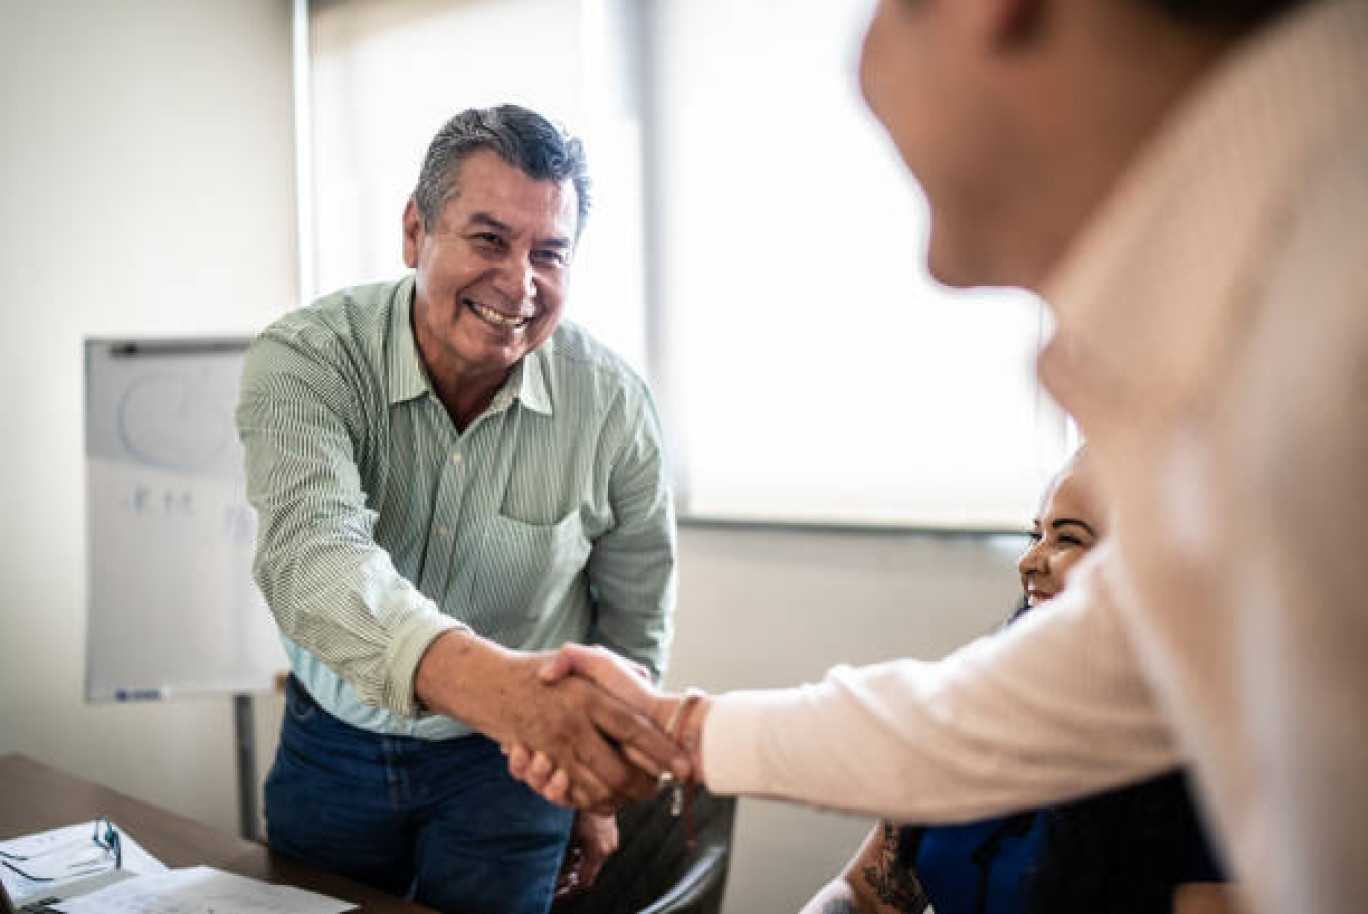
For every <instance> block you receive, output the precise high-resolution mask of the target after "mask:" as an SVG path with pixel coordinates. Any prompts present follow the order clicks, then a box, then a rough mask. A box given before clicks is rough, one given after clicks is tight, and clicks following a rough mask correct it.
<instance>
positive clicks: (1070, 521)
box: [1050, 517, 1097, 536]
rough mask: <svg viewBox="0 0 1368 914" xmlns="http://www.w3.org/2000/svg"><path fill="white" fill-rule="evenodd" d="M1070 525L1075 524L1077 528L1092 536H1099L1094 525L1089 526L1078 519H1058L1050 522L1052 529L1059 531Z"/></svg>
mask: <svg viewBox="0 0 1368 914" xmlns="http://www.w3.org/2000/svg"><path fill="white" fill-rule="evenodd" d="M1069 524H1074V525H1076V526H1079V527H1082V528H1083V529H1084V530H1087V531H1088V533H1090V534H1092V535H1093V536H1097V531H1096V530H1094V529H1093V528H1092V524H1089V523H1088V522H1087V521H1085V520H1079V519H1078V518H1076V517H1057V518H1055V519H1054V520H1053V521H1051V522H1050V529H1052V530H1058V529H1059V528H1060V527H1066V526H1068V525H1069Z"/></svg>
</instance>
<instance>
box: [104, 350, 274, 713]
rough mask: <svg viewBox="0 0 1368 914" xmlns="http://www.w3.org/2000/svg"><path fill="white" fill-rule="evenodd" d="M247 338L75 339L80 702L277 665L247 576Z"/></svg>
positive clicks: (228, 680) (197, 686) (263, 679)
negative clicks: (80, 342)
mask: <svg viewBox="0 0 1368 914" xmlns="http://www.w3.org/2000/svg"><path fill="white" fill-rule="evenodd" d="M247 343H248V341H247V340H246V339H213V340H209V339H196V340H87V341H86V343H85V391H86V398H85V400H86V508H87V511H86V518H87V521H86V538H87V551H86V555H87V559H86V565H87V569H86V571H87V585H88V586H87V601H86V683H85V693H86V699H87V700H89V701H98V700H108V699H114V700H131V699H147V698H164V697H166V696H168V695H172V694H176V693H204V692H210V693H216V692H233V693H243V692H253V691H264V690H267V689H269V688H271V687H272V683H273V681H274V677H275V675H276V674H277V673H278V672H280V671H282V670H285V669H287V662H286V658H285V652H284V649H283V648H282V647H281V644H280V638H279V635H278V634H277V630H276V627H275V621H274V619H273V618H272V616H271V614H270V611H269V610H268V609H267V607H266V603H265V601H264V600H263V599H262V597H261V593H260V591H258V590H257V588H256V585H255V584H254V583H253V581H252V574H251V566H252V552H253V547H254V542H255V538H256V514H255V512H253V511H252V509H251V508H250V507H249V506H248V504H247V498H246V483H245V478H244V475H243V466H242V445H241V444H240V443H239V442H238V438H237V431H236V428H235V426H234V423H233V413H234V410H235V408H236V405H237V394H238V382H239V378H240V376H241V373H242V361H243V355H244V353H245V352H246V348H247Z"/></svg>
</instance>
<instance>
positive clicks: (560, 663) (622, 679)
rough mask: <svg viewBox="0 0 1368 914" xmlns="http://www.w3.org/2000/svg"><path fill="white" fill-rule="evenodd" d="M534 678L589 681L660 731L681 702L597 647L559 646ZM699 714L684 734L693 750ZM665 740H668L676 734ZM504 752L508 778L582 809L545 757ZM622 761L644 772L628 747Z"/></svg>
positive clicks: (570, 782) (568, 778) (514, 748)
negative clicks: (628, 705)
mask: <svg viewBox="0 0 1368 914" xmlns="http://www.w3.org/2000/svg"><path fill="white" fill-rule="evenodd" d="M540 677H541V679H542V680H543V681H546V682H560V681H563V680H565V679H566V678H567V677H569V678H581V677H582V678H586V679H590V680H592V681H593V682H594V683H595V684H597V685H598V686H600V687H602V688H604V689H606V690H607V691H609V692H611V693H612V694H613V695H615V696H616V697H618V698H620V699H622V700H623V701H625V702H627V703H628V704H630V705H631V706H633V707H635V708H639V709H641V710H643V711H644V712H645V713H646V714H647V715H648V716H649V717H650V718H651V720H652V721H653V722H654V723H655V725H656V726H658V727H659V728H660V729H661V731H662V732H663V731H665V730H666V729H667V728H668V727H669V726H671V725H672V724H673V723H674V722H675V719H676V715H677V714H678V712H679V710H680V703H681V702H682V701H683V698H682V696H679V695H671V694H668V693H665V692H661V691H660V690H658V689H656V688H655V687H654V686H653V685H651V682H650V677H649V676H648V675H647V674H646V671H645V670H643V669H642V668H641V667H640V666H638V665H637V664H634V663H631V662H630V661H628V660H625V659H623V658H622V657H619V656H618V655H617V654H614V653H613V652H611V651H609V650H606V649H605V648H602V647H586V646H584V645H581V644H566V645H563V646H562V647H561V648H560V649H559V650H558V651H556V653H555V654H553V655H552V656H551V659H550V660H549V661H547V662H546V664H545V665H544V666H543V667H542V669H541V673H540ZM705 714H706V707H705V708H704V709H703V710H702V711H701V712H700V713H699V714H697V715H695V720H694V721H692V723H693V724H694V727H693V728H692V729H691V731H690V732H689V733H688V734H684V736H685V738H686V742H687V743H689V744H691V745H697V743H698V739H699V728H701V726H702V719H703V716H704V715H705ZM669 735H670V736H671V738H673V737H674V736H675V735H676V734H669ZM681 749H682V747H681ZM504 752H505V754H506V755H508V771H509V773H510V774H512V775H513V777H515V778H517V779H518V780H520V781H522V782H523V783H525V784H527V786H529V787H531V788H532V789H533V790H535V791H536V792H537V793H538V794H540V795H541V796H542V797H543V798H544V799H546V800H549V801H550V802H552V803H556V804H558V805H561V806H582V803H581V801H580V799H579V796H578V795H579V787H578V785H577V784H576V783H575V777H574V774H573V772H570V771H568V770H566V769H565V768H563V767H561V766H558V765H557V764H556V763H555V761H554V759H552V758H551V757H550V756H549V755H547V754H546V753H544V752H537V751H533V750H531V749H530V748H529V747H528V746H526V745H522V744H520V743H511V744H508V745H505V746H504ZM627 756H628V758H630V759H631V760H632V761H633V762H634V763H636V764H638V765H641V766H643V767H644V765H645V762H646V760H645V759H638V758H637V756H636V754H635V750H634V749H631V748H628V749H627ZM671 773H672V774H674V776H675V777H676V778H679V779H681V780H683V779H684V778H687V777H688V776H689V774H688V773H687V772H686V773H684V774H682V775H681V774H680V772H679V771H678V770H677V769H676V770H673V771H672V772H671Z"/></svg>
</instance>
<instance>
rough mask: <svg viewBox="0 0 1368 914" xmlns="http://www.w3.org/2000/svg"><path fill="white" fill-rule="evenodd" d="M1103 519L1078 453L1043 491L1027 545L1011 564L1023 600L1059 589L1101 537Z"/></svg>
mask: <svg viewBox="0 0 1368 914" xmlns="http://www.w3.org/2000/svg"><path fill="white" fill-rule="evenodd" d="M1105 523H1106V517H1105V512H1104V511H1103V510H1102V505H1101V499H1100V498H1099V497H1098V494H1097V492H1096V484H1095V483H1094V482H1093V479H1092V475H1091V473H1090V472H1088V464H1087V461H1086V460H1085V459H1083V458H1081V457H1080V458H1078V459H1076V460H1074V462H1073V463H1071V464H1070V465H1069V466H1068V468H1066V469H1065V470H1064V472H1063V473H1061V474H1060V476H1059V478H1058V479H1056V480H1055V483H1054V485H1053V487H1052V488H1051V489H1050V490H1049V491H1048V492H1046V493H1045V501H1044V503H1043V504H1042V505H1041V507H1040V516H1039V517H1037V518H1036V519H1035V521H1034V523H1033V529H1032V532H1031V545H1030V547H1029V548H1028V549H1027V550H1026V552H1025V553H1024V554H1023V555H1022V556H1021V561H1019V562H1018V563H1017V569H1018V570H1019V571H1020V572H1021V586H1022V588H1023V589H1024V590H1025V591H1026V603H1027V605H1029V606H1039V605H1040V604H1041V603H1044V602H1045V601H1046V600H1048V599H1050V598H1051V597H1053V596H1055V594H1057V593H1059V592H1060V591H1061V590H1063V589H1064V585H1065V584H1066V583H1068V579H1069V574H1070V573H1071V572H1072V571H1073V568H1074V566H1075V565H1077V564H1078V561H1079V560H1080V559H1082V558H1083V556H1084V555H1085V554H1086V553H1087V552H1088V550H1089V549H1091V548H1092V547H1093V546H1094V545H1096V544H1097V541H1098V540H1099V539H1101V538H1102V535H1103V533H1104V532H1105V531H1104V529H1103V527H1104V525H1105Z"/></svg>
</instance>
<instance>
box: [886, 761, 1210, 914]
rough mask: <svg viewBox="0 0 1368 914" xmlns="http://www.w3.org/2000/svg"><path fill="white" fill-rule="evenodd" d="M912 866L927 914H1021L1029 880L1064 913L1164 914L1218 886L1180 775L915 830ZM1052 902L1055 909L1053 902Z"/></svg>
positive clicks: (1028, 908)
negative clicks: (1195, 892)
mask: <svg viewBox="0 0 1368 914" xmlns="http://www.w3.org/2000/svg"><path fill="white" fill-rule="evenodd" d="M915 840H916V844H915V851H914V852H913V853H912V855H911V856H912V862H913V868H914V870H915V874H916V877H917V881H918V882H919V883H920V884H921V887H922V890H923V891H924V892H925V894H926V898H927V901H928V902H930V904H931V906H932V907H933V908H934V909H935V911H936V914H1028V912H1030V911H1031V910H1032V908H1031V902H1032V894H1033V889H1034V888H1035V883H1036V882H1037V880H1041V879H1045V878H1049V879H1050V880H1051V881H1052V882H1053V883H1054V884H1055V886H1056V887H1057V886H1058V884H1059V883H1061V882H1067V884H1068V895H1069V902H1068V903H1069V904H1073V905H1079V904H1081V905H1082V906H1083V908H1084V909H1088V910H1092V909H1096V910H1110V909H1111V908H1112V903H1113V902H1114V901H1116V900H1118V899H1126V900H1127V907H1126V910H1128V911H1130V910H1136V911H1148V910H1151V909H1153V910H1163V911H1168V910H1169V907H1170V902H1169V899H1170V898H1171V897H1172V893H1173V889H1174V888H1175V887H1177V886H1178V885H1181V884H1183V883H1186V882H1224V881H1225V878H1226V877H1225V875H1224V873H1223V871H1222V868H1221V866H1220V865H1219V864H1218V862H1217V860H1216V858H1215V855H1214V854H1213V852H1212V849H1211V847H1210V846H1209V845H1208V844H1207V841H1206V838H1205V836H1204V834H1203V833H1202V829H1201V826H1200V824H1199V823H1198V821H1197V818H1196V813H1195V811H1194V810H1193V808H1192V805H1191V801H1190V799H1189V797H1188V794H1187V791H1186V786H1185V783H1184V781H1183V779H1182V775H1180V774H1171V775H1167V776H1164V777H1161V778H1157V779H1155V780H1153V781H1149V782H1146V783H1143V784H1139V785H1135V786H1132V787H1126V788H1122V789H1120V790H1116V791H1112V792H1110V793H1105V794H1101V795H1099V796H1097V797H1092V798H1087V799H1084V800H1079V801H1077V802H1074V803H1070V804H1067V805H1064V806H1059V807H1051V808H1049V809H1045V810H1041V811H1037V812H1026V813H1021V814H1018V815H1015V816H1007V817H1003V818H995V819H985V820H982V821H979V822H971V823H968V824H964V825H950V826H939V827H934V828H926V829H923V830H921V833H920V836H919V837H917V838H916V839H915ZM1053 901H1054V902H1056V903H1062V902H1060V899H1058V898H1054V899H1053Z"/></svg>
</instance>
